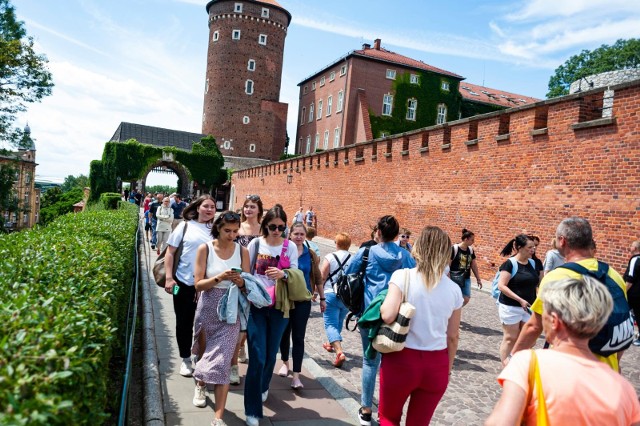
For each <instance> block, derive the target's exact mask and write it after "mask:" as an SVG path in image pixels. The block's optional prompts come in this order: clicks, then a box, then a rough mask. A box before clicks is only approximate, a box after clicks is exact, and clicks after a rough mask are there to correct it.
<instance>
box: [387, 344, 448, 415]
mask: <svg viewBox="0 0 640 426" xmlns="http://www.w3.org/2000/svg"><path fill="white" fill-rule="evenodd" d="M448 384H449V355H448V352H447V349H443V350H440V351H417V350H415V349H407V348H405V349H404V350H402V351H400V352H391V353H388V354H383V355H382V363H381V366H380V405H379V407H378V414H379V415H380V425H381V426H398V425H400V419H401V418H402V408H403V407H404V403H405V402H406V401H407V398H409V397H411V400H410V401H409V409H408V410H407V421H406V426H426V425H428V424H429V422H430V421H431V417H432V416H433V412H434V411H435V410H436V407H437V406H438V402H440V399H441V398H442V395H444V392H445V391H446V390H447V385H448Z"/></svg>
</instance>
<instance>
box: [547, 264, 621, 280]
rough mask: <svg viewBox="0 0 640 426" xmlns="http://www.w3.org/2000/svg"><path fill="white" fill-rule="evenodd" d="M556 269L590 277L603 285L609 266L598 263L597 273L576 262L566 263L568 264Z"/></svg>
mask: <svg viewBox="0 0 640 426" xmlns="http://www.w3.org/2000/svg"><path fill="white" fill-rule="evenodd" d="M558 268H565V269H568V270H570V271H573V272H577V273H578V274H580V275H590V276H592V277H594V278H596V279H597V280H598V281H600V282H603V283H604V282H605V281H606V279H607V274H608V272H609V265H607V264H606V263H604V262H600V261H598V270H597V271H591V270H589V269H587V268H585V267H584V266H582V265H580V264H579V263H576V262H568V263H565V264H564V265H560V266H558Z"/></svg>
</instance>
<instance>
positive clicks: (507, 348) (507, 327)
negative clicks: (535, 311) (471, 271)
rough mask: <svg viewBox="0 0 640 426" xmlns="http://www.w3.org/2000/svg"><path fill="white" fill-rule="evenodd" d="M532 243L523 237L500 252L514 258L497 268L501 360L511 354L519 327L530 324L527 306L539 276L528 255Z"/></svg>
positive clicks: (508, 244)
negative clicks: (498, 275)
mask: <svg viewBox="0 0 640 426" xmlns="http://www.w3.org/2000/svg"><path fill="white" fill-rule="evenodd" d="M534 244H535V243H534V242H533V240H532V239H531V238H530V237H529V236H528V235H525V234H519V235H516V237H515V238H513V239H512V240H511V241H509V242H508V243H507V245H506V246H505V247H504V248H503V249H502V251H501V252H500V255H501V256H504V257H506V256H510V255H511V254H513V253H514V252H515V255H514V256H513V257H511V258H509V259H507V260H506V261H505V262H504V263H503V264H502V265H500V268H499V271H500V277H499V278H498V290H500V297H498V316H499V317H500V323H501V324H502V342H501V343H500V360H502V361H503V362H504V361H505V359H507V356H508V355H509V354H510V353H511V349H512V348H513V345H514V344H515V343H516V340H517V339H518V334H519V333H520V330H521V329H522V326H523V325H524V324H525V323H526V322H527V321H528V320H529V317H530V316H531V314H530V310H529V308H530V306H531V304H532V303H533V301H534V300H535V299H536V290H537V288H538V282H539V275H538V272H537V271H536V267H535V263H534V262H533V260H532V259H531V255H533V252H534V250H535V248H534Z"/></svg>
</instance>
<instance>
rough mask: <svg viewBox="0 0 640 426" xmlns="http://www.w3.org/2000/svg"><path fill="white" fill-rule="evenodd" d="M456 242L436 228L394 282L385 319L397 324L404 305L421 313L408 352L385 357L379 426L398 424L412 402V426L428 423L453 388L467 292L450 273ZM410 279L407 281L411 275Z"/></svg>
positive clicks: (421, 239)
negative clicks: (412, 265)
mask: <svg viewBox="0 0 640 426" xmlns="http://www.w3.org/2000/svg"><path fill="white" fill-rule="evenodd" d="M450 252H451V240H450V239H449V236H448V235H447V234H446V233H445V232H444V231H443V230H442V229H440V228H438V227H436V226H427V227H426V228H424V229H423V230H422V232H421V233H420V236H419V237H418V239H417V241H416V242H415V245H414V246H413V249H412V250H411V254H412V256H413V258H414V259H415V261H416V267H415V268H412V269H400V270H397V271H396V272H394V273H393V275H392V276H391V279H390V281H389V293H388V294H387V297H386V298H385V300H384V303H383V304H382V306H381V307H380V314H381V316H382V320H383V321H384V322H385V323H387V324H391V323H392V322H393V321H395V320H396V317H397V316H398V311H399V309H400V304H401V303H402V300H403V289H404V287H405V285H404V283H405V279H407V278H408V285H407V294H406V296H405V299H406V301H407V302H409V303H411V304H412V305H413V306H415V308H416V313H415V316H414V317H413V318H412V319H411V323H410V328H409V333H408V334H407V340H406V345H405V348H404V349H403V350H401V351H399V352H391V353H387V354H383V356H382V365H381V367H380V406H379V414H380V425H381V426H388V425H399V424H400V419H401V417H402V409H403V407H404V404H405V402H406V401H407V399H409V398H411V399H410V401H409V408H408V410H407V418H406V424H407V425H427V424H429V422H430V420H431V417H432V416H433V412H434V411H435V409H436V407H437V405H438V402H439V401H440V399H441V398H442V395H444V392H445V390H446V389H447V385H448V384H449V374H450V373H451V369H452V367H453V359H454V358H455V355H456V351H457V350H458V338H459V328H460V313H461V309H462V303H463V299H462V293H461V292H460V288H459V287H458V285H457V284H456V283H454V282H453V281H451V279H450V278H449V277H448V276H447V274H446V273H445V270H446V267H447V265H448V264H449V257H450ZM407 274H408V276H407Z"/></svg>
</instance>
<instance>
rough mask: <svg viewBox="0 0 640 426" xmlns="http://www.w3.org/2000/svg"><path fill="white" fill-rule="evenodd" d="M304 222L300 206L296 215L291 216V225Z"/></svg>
mask: <svg viewBox="0 0 640 426" xmlns="http://www.w3.org/2000/svg"><path fill="white" fill-rule="evenodd" d="M296 222H304V213H303V212H302V206H301V207H300V208H299V209H298V211H297V212H296V214H294V215H293V222H292V224H293V223H296Z"/></svg>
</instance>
